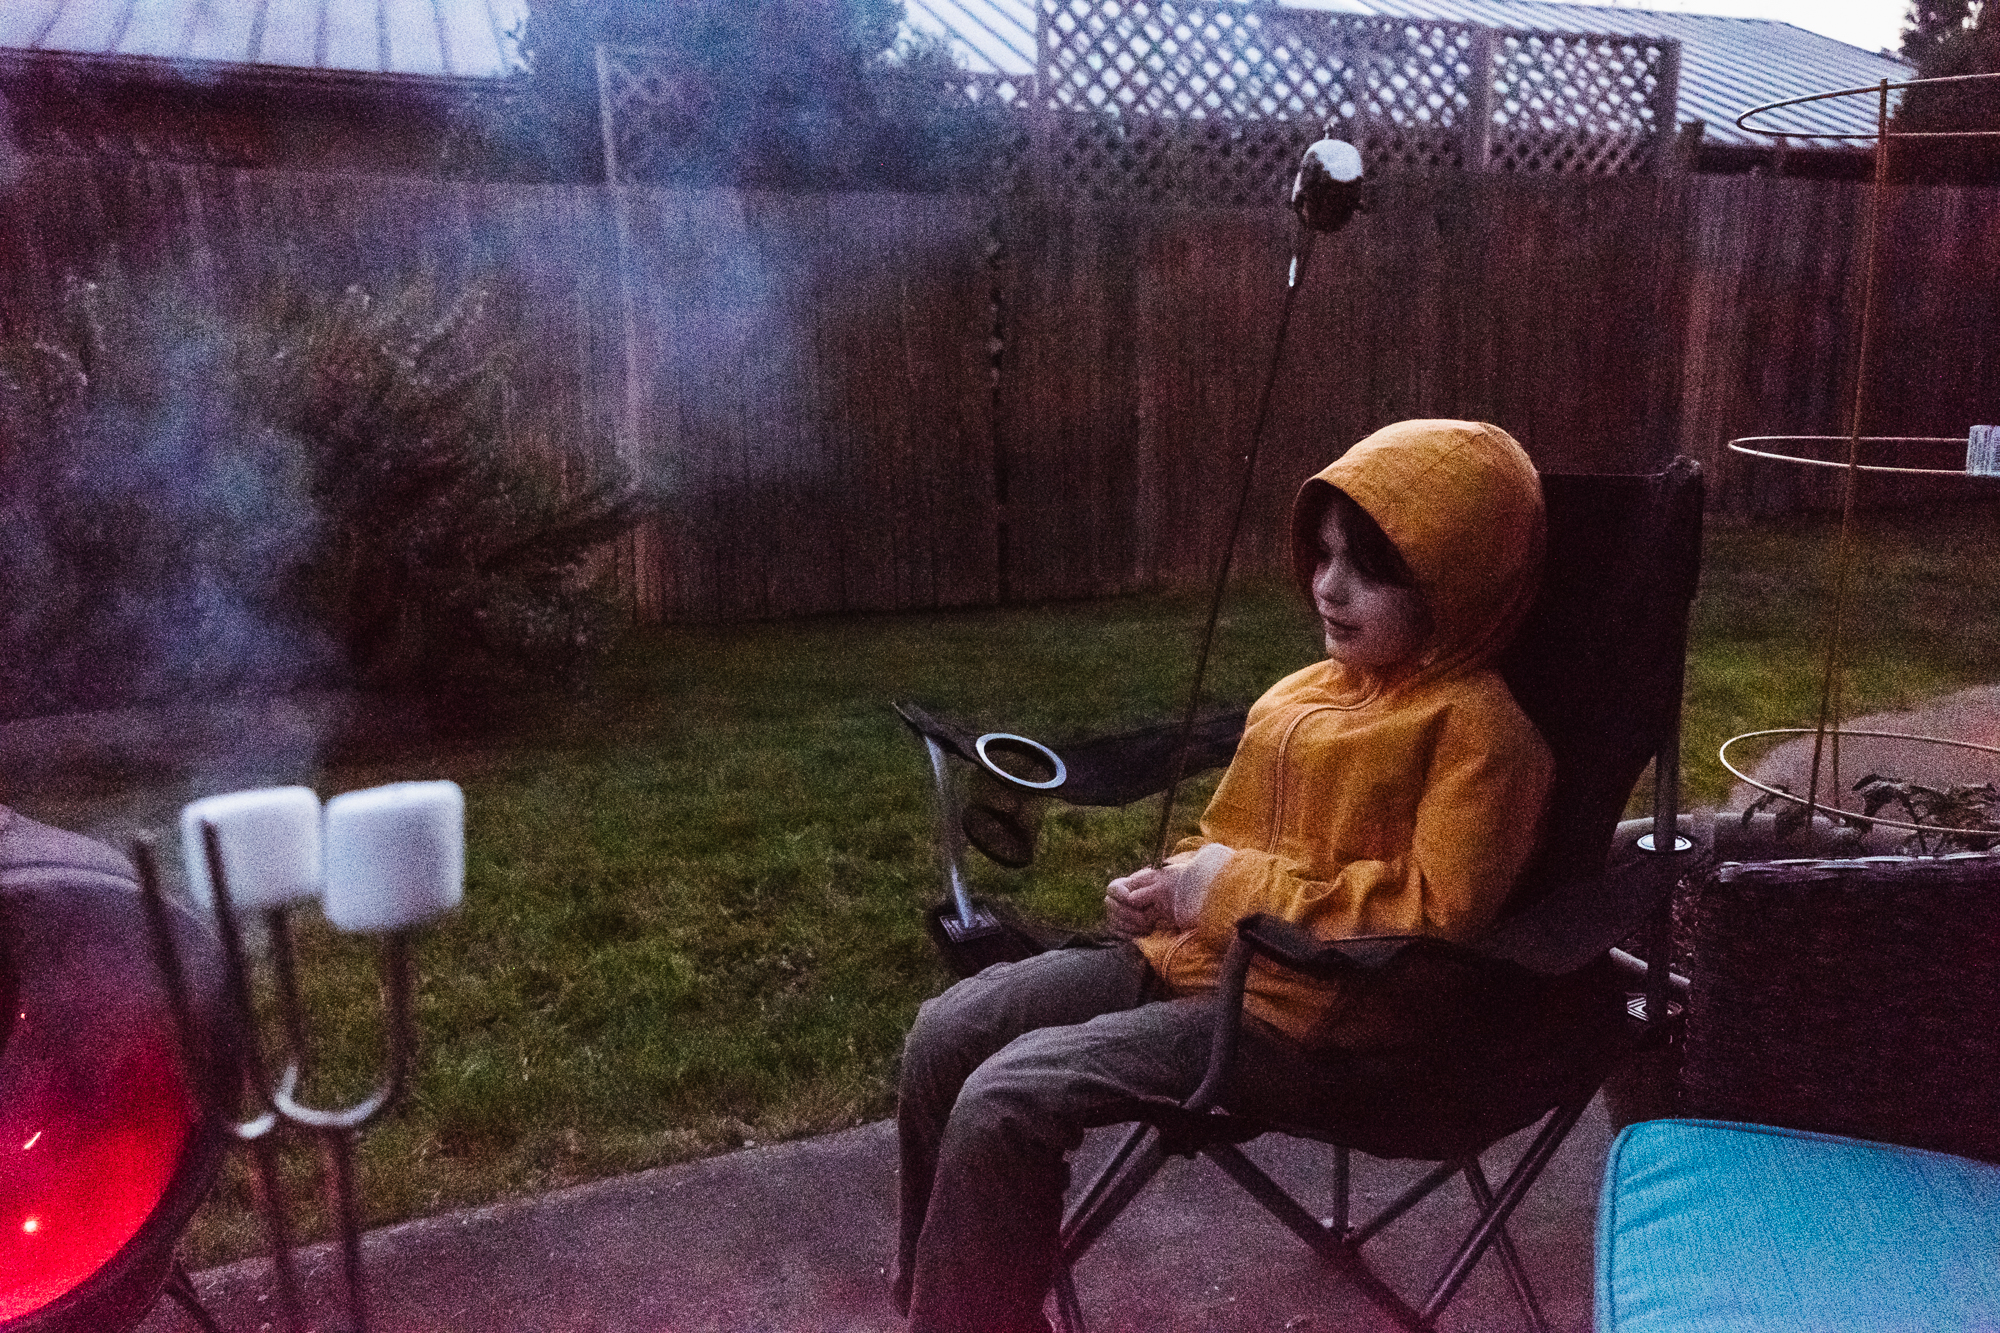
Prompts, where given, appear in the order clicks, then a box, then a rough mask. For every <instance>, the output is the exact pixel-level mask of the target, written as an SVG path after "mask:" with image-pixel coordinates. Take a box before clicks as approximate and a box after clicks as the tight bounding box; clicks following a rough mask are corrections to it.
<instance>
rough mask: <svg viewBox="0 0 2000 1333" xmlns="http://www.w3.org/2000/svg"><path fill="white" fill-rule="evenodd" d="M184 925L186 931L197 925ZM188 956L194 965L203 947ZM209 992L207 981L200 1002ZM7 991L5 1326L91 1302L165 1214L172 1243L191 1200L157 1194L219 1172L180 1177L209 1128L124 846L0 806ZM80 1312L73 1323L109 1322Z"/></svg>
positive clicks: (0, 953)
mask: <svg viewBox="0 0 2000 1333" xmlns="http://www.w3.org/2000/svg"><path fill="white" fill-rule="evenodd" d="M177 924H178V925H179V926H180V927H181V928H182V929H177V931H176V934H177V935H181V934H182V933H183V931H184V930H185V928H186V927H188V926H190V925H191V924H192V923H191V922H190V921H188V920H187V919H186V918H185V917H184V916H183V917H181V918H180V919H179V921H178V923H177ZM194 943H195V944H196V945H197V946H198V945H199V943H200V940H199V939H198V938H196V939H195V940H194ZM189 952H190V953H191V954H192V955H193V956H192V957H191V958H190V962H191V963H193V964H194V965H195V966H196V967H197V969H200V968H201V966H202V965H203V964H204V962H205V961H206V960H205V959H204V958H203V954H202V950H201V949H200V948H199V947H196V948H194V949H192V950H190V951H189ZM197 975H198V976H199V972H198V973H197ZM211 989H212V988H211V987H210V986H209V985H207V984H205V983H203V984H201V985H200V992H201V996H202V999H201V1001H198V1007H199V1008H200V1009H201V1010H203V1011H204V1012H206V1011H207V1010H208V1005H207V1004H206V1003H205V1000H206V998H207V994H208V992H210V991H211ZM0 1000H7V1001H9V1003H8V1007H7V1012H6V1021H5V1022H0V1326H7V1327H8V1328H10V1329H11V1327H12V1325H13V1321H16V1320H22V1319H23V1318H24V1317H25V1316H30V1315H32V1314H33V1313H34V1312H35V1311H37V1310H41V1309H43V1308H44V1307H46V1306H48V1305H50V1303H51V1302H57V1301H61V1300H62V1298H63V1297H65V1296H71V1294H72V1293H76V1294H75V1295H74V1296H73V1297H72V1299H71V1300H70V1301H68V1302H64V1304H65V1305H68V1306H73V1305H76V1304H77V1303H78V1302H82V1303H83V1304H85V1305H91V1304H92V1302H90V1301H88V1300H86V1299H85V1297H86V1296H87V1295H88V1294H89V1293H87V1292H84V1291H82V1290H80V1289H82V1288H84V1287H85V1286H86V1284H88V1283H89V1281H90V1279H91V1278H92V1277H93V1276H96V1275H99V1274H103V1273H107V1270H110V1269H113V1268H117V1267H120V1266H121V1265H114V1264H113V1262H112V1261H113V1260H114V1258H119V1257H121V1252H125V1251H127V1250H128V1247H129V1246H131V1245H132V1243H133V1241H134V1238H135V1237H137V1236H139V1235H140V1233H141V1232H142V1230H145V1229H146V1224H147V1222H148V1220H149V1219H152V1220H153V1221H154V1223H155V1225H154V1226H153V1228H152V1231H153V1232H159V1231H161V1230H162V1228H161V1227H160V1225H159V1215H160V1214H162V1213H164V1212H168V1211H171V1212H174V1213H175V1214H176V1215H177V1216H176V1220H175V1221H174V1224H173V1225H172V1226H171V1227H170V1228H167V1230H168V1231H170V1232H171V1234H168V1235H165V1236H163V1237H160V1238H158V1240H154V1241H151V1242H150V1243H154V1244H158V1243H161V1242H163V1243H164V1245H165V1247H166V1250H165V1253H166V1254H169V1255H170V1253H171V1250H172V1246H173V1244H174V1242H175V1240H176V1239H177V1238H178V1232H179V1228H180V1226H181V1225H183V1224H184V1223H185V1221H186V1214H187V1213H188V1212H191V1211H192V1207H193V1202H194V1201H193V1200H188V1199H176V1200H174V1201H172V1203H171V1206H169V1207H165V1208H163V1201H167V1199H168V1195H169V1192H170V1190H174V1189H176V1188H178V1189H179V1190H181V1191H183V1192H185V1191H187V1190H188V1189H190V1188H193V1189H196V1190H200V1189H205V1187H206V1184H207V1179H208V1178H212V1171H210V1172H206V1173H204V1175H205V1178H204V1179H202V1180H201V1181H199V1182H188V1181H186V1180H185V1179H183V1180H182V1181H181V1183H180V1184H179V1185H178V1186H177V1185H176V1180H177V1171H178V1170H179V1168H180V1167H181V1166H182V1165H183V1161H184V1159H187V1158H189V1156H190V1153H191V1150H192V1149H193V1148H194V1147H195V1146H196V1145H197V1144H198V1143H200V1142H203V1141H204V1139H203V1137H202V1136H200V1135H198V1134H197V1132H196V1131H197V1115H196V1108H195V1105H194V1102H193V1099H192V1098H191V1097H190V1096H189V1094H188V1091H187V1087H186V1083H185V1081H184V1077H183V1074H182V1069H181V1062H180V1058H179V1051H178V1034H177V1033H176V1031H175V1029H174V1025H173V1020H172V1016H171V1015H172V1011H171V1009H170V1008H169V1007H168V1005H167V1003H166V999H165V994H164V990H163V987H162V985H161V983H160V980H159V977H158V975H157V968H156V967H155V965H154V962H153V959H152V955H151V951H150V946H149V940H148V935H147V932H146V925H145V917H144V913H143V909H142V906H141V903H140V899H139V893H138V889H137V886H136V885H135V884H134V883H133V881H132V879H131V877H130V872H129V870H128V869H127V868H126V866H125V863H124V860H123V858H122V857H118V856H117V855H116V854H115V853H113V852H112V851H111V849H110V848H108V847H104V846H102V845H101V844H98V843H93V842H91V841H89V840H88V839H84V838H80V837H78V836H77V835H75V834H68V833H62V832H61V831H60V830H55V829H49V828H46V827H45V826H43V825H39V824H35V823H33V822H32V821H30V820H26V819H23V818H21V817H20V816H19V815H16V814H14V813H13V812H12V811H10V810H7V809H6V808H5V807H0ZM211 1132H212V1131H211ZM182 1175H183V1177H184V1175H185V1173H182ZM196 1197H197V1198H198V1194H197V1196H196ZM123 1258H124V1259H125V1260H129V1259H130V1258H131V1255H130V1254H129V1253H126V1254H124V1255H123ZM124 1266H129V1264H127V1265H124ZM145 1266H146V1267H148V1268H150V1267H152V1265H150V1264H149V1265H145ZM160 1267H161V1268H162V1271H164V1265H161V1266H160ZM155 1290H157V1288H155ZM53 1313H54V1312H53V1311H51V1314H53ZM79 1314H82V1315H84V1316H85V1322H81V1323H77V1324H75V1326H76V1327H78V1328H85V1327H90V1328H93V1330H95V1329H98V1328H102V1327H104V1325H103V1324H102V1322H101V1321H97V1322H92V1321H91V1320H90V1319H89V1318H88V1313H87V1312H86V1311H82V1310H80V1311H79ZM68 1323H69V1321H67V1320H65V1321H64V1326H68ZM39 1324H40V1321H37V1320H29V1321H28V1325H27V1326H37V1327H38V1326H39Z"/></svg>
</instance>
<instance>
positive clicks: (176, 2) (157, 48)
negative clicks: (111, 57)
mask: <svg viewBox="0 0 2000 1333" xmlns="http://www.w3.org/2000/svg"><path fill="white" fill-rule="evenodd" d="M199 3H200V0H137V3H136V4H134V5H133V6H132V17H131V18H130V19H129V20H127V21H126V24H125V31H124V32H123V33H122V34H120V35H119V38H118V54H119V55H121V56H165V57H167V58H169V59H172V58H173V57H175V56H178V55H179V54H180V53H181V43H182V42H184V41H186V40H187V38H188V35H189V31H190V29H192V28H193V27H194V20H195V8H196V6H197V5H198V4H199Z"/></svg>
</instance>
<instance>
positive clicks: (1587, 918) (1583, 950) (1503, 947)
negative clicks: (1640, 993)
mask: <svg viewBox="0 0 2000 1333" xmlns="http://www.w3.org/2000/svg"><path fill="white" fill-rule="evenodd" d="M1651 831H1652V822H1651V821H1650V820H1645V819H1628V820H1626V821H1625V822H1624V823H1622V824H1620V825H1619V826H1618V831H1617V833H1616V835H1615V836H1614V838H1613V840H1612V846H1611V856H1610V862H1609V864H1608V865H1607V866H1606V868H1605V870H1604V873H1603V874H1601V875H1591V876H1586V877H1584V878H1580V879H1574V880H1569V881H1567V882H1565V883H1562V884H1559V885H1557V886H1556V887H1554V888H1552V889H1550V890H1548V891H1547V892H1546V893H1544V894H1543V895H1541V896H1540V897H1538V898H1536V899H1535V901H1534V902H1533V903H1531V904H1530V905H1529V906H1528V907H1526V908H1525V909H1523V910H1522V911H1520V912H1518V913H1516V914H1515V915H1513V916H1510V917H1506V918H1504V919H1503V920H1502V921H1501V922H1500V923H1499V924H1498V925H1497V926H1495V927H1494V928H1493V930H1492V932H1491V933H1489V934H1488V935H1487V936H1486V938H1485V939H1483V940H1481V941H1480V943H1479V945H1478V946H1477V947H1478V949H1479V952H1481V953H1483V954H1485V955H1487V956H1488V957H1490V958H1499V959H1503V960H1505V961H1507V962H1510V963H1518V964H1519V965H1520V966H1522V967H1525V968H1527V969H1528V970H1529V971H1530V972H1538V973H1540V974H1541V975H1543V976H1551V977H1554V976H1564V975H1567V974H1568V973H1571V972H1574V971H1576V970H1577V969H1578V968H1580V967H1585V966H1588V965H1589V964H1590V963H1592V962H1595V961H1596V960H1597V959H1599V958H1602V957H1603V956H1604V955H1605V954H1606V953H1607V952H1608V951H1609V950H1610V949H1611V948H1612V947H1613V946H1615V945H1618V944H1621V943H1623V942H1624V941H1625V940H1628V939H1630V938H1631V937H1632V936H1633V935H1634V934H1635V933H1636V932H1638V931H1639V930H1640V929H1641V928H1643V927H1644V926H1645V925H1646V923H1647V922H1648V921H1651V920H1653V919H1655V918H1656V917H1658V916H1659V914H1660V913H1662V912H1664V911H1665V910H1666V908H1667V904H1668V902H1669V900H1670V899H1672V897H1673V894H1674V889H1675V887H1676V886H1677V885H1679V884H1680V883H1681V882H1682V881H1683V880H1686V879H1688V878H1690V877H1696V878H1698V877H1700V876H1702V875H1704V874H1706V873H1708V870H1709V867H1710V866H1711V865H1713V864H1714V845H1715V834H1714V820H1713V818H1712V817H1711V816H1707V815H1693V816H1683V817H1682V819H1681V831H1682V832H1683V833H1690V834H1692V836H1693V839H1694V843H1695V846H1694V848H1693V850H1691V851H1686V852H1680V853H1669V854H1665V855H1661V854H1656V853H1653V852H1646V851H1641V850H1639V849H1638V848H1637V847H1636V846H1635V844H1636V842H1637V841H1638V839H1639V837H1640V835H1642V834H1644V833H1649V832H1651Z"/></svg>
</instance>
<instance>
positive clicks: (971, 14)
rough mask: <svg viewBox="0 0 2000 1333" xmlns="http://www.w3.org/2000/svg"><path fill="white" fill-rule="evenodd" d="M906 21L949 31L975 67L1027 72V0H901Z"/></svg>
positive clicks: (1031, 32) (1030, 34) (1031, 31)
mask: <svg viewBox="0 0 2000 1333" xmlns="http://www.w3.org/2000/svg"><path fill="white" fill-rule="evenodd" d="M904 13H905V15H906V17H907V19H908V21H909V23H910V26H911V27H913V28H916V29H918V30H920V31H923V32H930V33H939V34H942V35H944V36H946V37H949V38H950V39H951V40H952V42H953V44H954V45H955V46H956V47H957V48H958V50H959V54H960V55H961V56H962V57H963V58H964V60H965V66H966V68H967V69H970V70H973V71H975V72H977V73H982V74H991V73H1002V74H1032V73H1034V70H1035V7H1034V4H1033V3H1032V0H905V3H904Z"/></svg>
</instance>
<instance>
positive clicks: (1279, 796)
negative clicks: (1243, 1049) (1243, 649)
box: [1159, 704, 1340, 986]
mask: <svg viewBox="0 0 2000 1333" xmlns="http://www.w3.org/2000/svg"><path fill="white" fill-rule="evenodd" d="M1339 711H1340V710H1339V709H1337V708H1335V707H1334V706H1333V705H1332V704H1307V705H1306V706H1305V707H1303V708H1301V709H1300V710H1299V714H1298V716H1297V717H1294V718H1293V719H1292V720H1291V721H1290V722H1288V723H1286V724H1285V734H1284V735H1282V736H1280V737H1279V738H1278V756H1277V759H1276V760H1275V761H1274V762H1273V764H1272V773H1271V785H1272V787H1273V789H1274V791H1275V795H1274V796H1273V797H1272V800H1271V826H1270V828H1269V830H1268V831H1267V832H1266V833H1265V835H1264V851H1265V852H1267V853H1269V854H1271V855H1273V856H1275V855H1277V852H1278V834H1279V831H1280V830H1281V829H1283V828H1284V821H1285V804H1286V801H1285V793H1286V787H1285V760H1286V758H1287V757H1288V756H1289V755H1290V754H1291V752H1292V737H1293V736H1295V735H1297V734H1298V730H1299V727H1300V726H1301V725H1303V724H1304V722H1305V720H1306V719H1307V718H1309V717H1311V716H1312V715H1313V714H1314V713H1335V712H1339ZM1194 933H1195V932H1194V928H1193V927H1192V926H1190V927H1188V928H1187V929H1186V930H1183V931H1182V932H1181V933H1180V934H1179V935H1177V936H1175V937H1174V942H1173V943H1172V944H1169V945H1168V946H1167V951H1166V952H1165V953H1163V954H1161V955H1160V968H1159V971H1160V975H1161V976H1162V977H1165V978H1166V980H1167V984H1168V985H1170V986H1171V985H1172V984H1173V977H1174V971H1173V968H1174V955H1175V954H1177V953H1179V952H1180V951H1181V946H1182V945H1183V944H1186V943H1187V942H1188V941H1189V940H1191V939H1193V938H1194Z"/></svg>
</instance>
